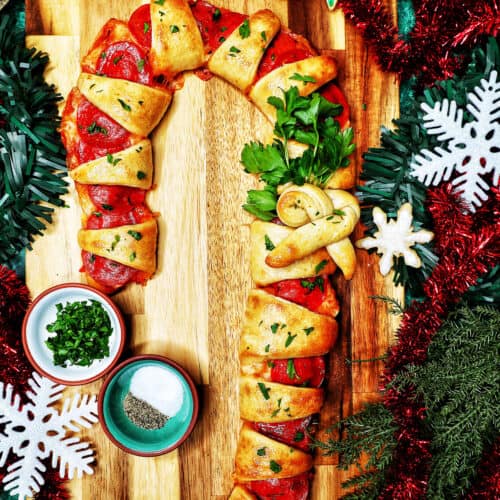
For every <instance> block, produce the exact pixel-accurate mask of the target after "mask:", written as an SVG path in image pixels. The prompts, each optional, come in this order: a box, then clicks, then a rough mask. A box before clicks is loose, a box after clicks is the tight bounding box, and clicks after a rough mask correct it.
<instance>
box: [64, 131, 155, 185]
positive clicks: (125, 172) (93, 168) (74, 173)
mask: <svg viewBox="0 0 500 500" xmlns="http://www.w3.org/2000/svg"><path fill="white" fill-rule="evenodd" d="M69 175H70V177H71V178H72V179H73V180H74V181H76V182H79V183H81V184H103V185H119V186H129V187H135V188H140V189H149V188H150V187H151V184H152V182H153V151H152V148H151V141H150V140H149V139H143V140H142V141H140V142H138V143H137V144H134V145H133V146H130V147H129V148H126V149H124V150H122V151H120V152H119V153H114V154H112V155H107V156H104V157H102V158H97V159H96V160H92V161H89V162H87V163H82V164H81V165H80V166H78V167H77V168H75V169H73V170H71V171H70V172H69Z"/></svg>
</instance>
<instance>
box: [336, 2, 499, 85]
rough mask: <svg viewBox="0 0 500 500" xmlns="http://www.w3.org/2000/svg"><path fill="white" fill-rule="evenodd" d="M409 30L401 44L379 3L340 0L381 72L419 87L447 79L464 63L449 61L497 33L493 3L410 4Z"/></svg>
mask: <svg viewBox="0 0 500 500" xmlns="http://www.w3.org/2000/svg"><path fill="white" fill-rule="evenodd" d="M413 4H414V8H415V25H414V27H413V29H412V31H411V32H410V33H409V35H408V37H407V39H406V40H404V39H402V38H401V37H400V36H399V35H398V27H397V24H396V23H395V22H394V19H393V16H392V14H391V12H390V11H389V10H388V8H387V7H386V5H385V3H384V2H383V1H382V0H340V1H339V5H340V6H341V7H342V9H343V11H344V14H345V16H346V18H347V19H348V20H349V21H351V22H352V23H353V24H354V26H356V27H357V28H358V29H359V30H360V31H361V33H362V35H363V37H364V39H365V40H366V41H367V43H368V44H369V45H370V46H371V47H372V48H373V49H374V55H375V58H376V59H377V61H378V62H379V64H380V66H381V67H382V69H383V70H384V71H394V72H396V73H398V74H399V75H400V76H401V78H402V79H404V80H405V79H408V78H410V77H411V76H416V77H417V78H418V79H419V83H420V84H432V83H434V81H435V80H442V79H445V78H450V77H452V76H453V75H454V74H455V73H456V72H457V70H458V69H459V68H461V67H462V66H463V64H464V63H466V62H467V61H465V59H463V58H462V57H460V56H456V55H454V53H453V51H454V49H457V48H462V49H467V48H471V47H472V46H473V45H475V44H476V43H477V42H478V40H479V39H480V37H482V36H487V35H490V36H494V37H496V36H497V35H498V33H499V32H500V7H499V3H498V0H420V1H417V0H414V2H413Z"/></svg>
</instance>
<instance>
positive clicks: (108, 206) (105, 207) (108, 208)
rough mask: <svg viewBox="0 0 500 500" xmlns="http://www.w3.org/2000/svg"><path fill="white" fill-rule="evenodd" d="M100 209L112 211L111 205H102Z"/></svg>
mask: <svg viewBox="0 0 500 500" xmlns="http://www.w3.org/2000/svg"><path fill="white" fill-rule="evenodd" d="M101 207H102V208H104V210H113V205H108V204H107V203H102V204H101Z"/></svg>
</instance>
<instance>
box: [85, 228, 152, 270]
mask: <svg viewBox="0 0 500 500" xmlns="http://www.w3.org/2000/svg"><path fill="white" fill-rule="evenodd" d="M157 232H158V229H157V224H156V221H155V220H154V219H151V220H147V221H146V222H143V223H141V224H130V225H125V226H118V227H113V228H106V229H80V231H79V232H78V244H79V245H80V247H81V248H82V249H83V250H86V251H87V252H91V253H93V254H94V255H99V256H101V257H105V258H107V259H111V260H114V261H116V262H119V263H120V264H124V265H125V266H129V267H132V268H134V269H138V270H140V271H144V272H146V273H151V274H152V273H154V271H155V269H156V238H157Z"/></svg>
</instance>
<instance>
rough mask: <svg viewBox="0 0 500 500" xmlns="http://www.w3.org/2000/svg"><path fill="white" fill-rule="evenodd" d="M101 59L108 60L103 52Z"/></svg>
mask: <svg viewBox="0 0 500 500" xmlns="http://www.w3.org/2000/svg"><path fill="white" fill-rule="evenodd" d="M101 59H106V52H104V51H102V52H101Z"/></svg>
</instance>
